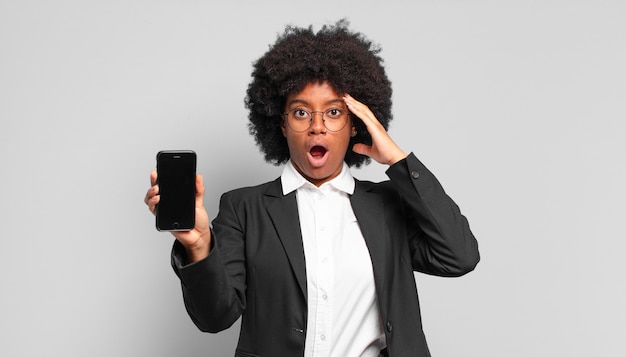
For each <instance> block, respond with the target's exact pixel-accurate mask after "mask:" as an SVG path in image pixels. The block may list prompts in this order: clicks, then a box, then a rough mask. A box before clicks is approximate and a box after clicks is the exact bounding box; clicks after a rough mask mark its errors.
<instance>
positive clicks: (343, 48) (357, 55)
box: [245, 20, 392, 167]
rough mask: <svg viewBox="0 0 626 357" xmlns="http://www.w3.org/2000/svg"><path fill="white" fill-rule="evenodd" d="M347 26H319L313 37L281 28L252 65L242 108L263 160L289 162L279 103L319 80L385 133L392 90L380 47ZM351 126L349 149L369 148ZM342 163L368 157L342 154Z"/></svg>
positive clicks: (361, 131)
mask: <svg viewBox="0 0 626 357" xmlns="http://www.w3.org/2000/svg"><path fill="white" fill-rule="evenodd" d="M348 26H349V23H348V22H347V21H346V20H340V21H338V22H337V23H335V24H334V25H326V26H323V27H322V28H321V29H320V30H319V31H318V32H317V33H314V32H313V30H312V27H308V28H299V27H294V26H287V27H286V29H285V32H284V33H283V34H282V35H279V36H278V39H277V41H276V43H274V45H272V46H270V49H269V50H268V51H267V52H266V53H265V54H264V55H263V56H262V57H261V58H259V59H258V60H257V61H256V62H255V63H254V65H253V71H252V81H251V82H250V84H249V85H248V90H247V93H246V94H247V96H246V99H245V104H246V108H247V109H248V110H249V115H248V119H249V120H250V122H249V124H248V128H249V131H250V134H251V135H253V136H254V138H255V141H256V143H257V145H258V146H259V148H260V149H261V151H262V152H263V154H264V157H265V160H266V161H268V162H270V163H272V164H274V165H280V164H283V163H285V162H287V161H288V160H289V157H290V156H289V148H288V146H287V140H286V139H285V137H284V136H283V134H282V131H281V123H282V114H283V112H284V107H285V101H286V98H287V97H288V96H289V95H291V94H295V93H298V92H300V91H301V90H302V89H304V87H305V86H306V85H307V84H308V83H312V82H324V81H325V82H328V83H329V84H330V85H331V86H332V87H333V88H334V89H335V91H336V92H337V93H339V94H344V93H349V94H350V95H351V96H353V97H354V98H356V99H357V100H359V101H360V102H363V103H365V104H366V105H367V106H368V107H369V108H370V110H371V111H372V112H373V113H374V115H375V116H376V118H377V119H378V120H379V121H380V123H381V124H382V125H383V127H384V128H385V130H387V129H388V127H389V122H390V121H391V119H392V114H391V93H392V90H391V82H390V81H389V79H388V78H387V75H386V73H385V70H384V67H383V59H382V58H381V57H380V56H379V52H380V48H379V47H378V46H376V45H374V44H373V43H372V42H371V41H369V40H368V39H367V38H365V36H363V35H362V34H361V33H358V32H353V31H350V30H349V29H348ZM353 118H356V117H355V116H353ZM354 125H355V126H356V129H357V134H356V136H354V137H353V138H351V141H350V145H349V147H350V148H351V147H352V146H353V145H354V144H355V143H364V144H367V145H371V142H372V138H371V136H370V134H369V133H368V132H367V129H366V127H365V124H363V122H362V121H361V120H358V118H356V119H355V120H354ZM344 161H345V162H346V163H347V164H348V165H349V166H351V167H352V166H356V167H360V166H361V165H362V164H364V163H365V164H368V163H369V162H370V158H369V157H367V156H364V155H360V154H357V153H355V152H353V151H352V150H348V151H347V153H346V156H345V158H344Z"/></svg>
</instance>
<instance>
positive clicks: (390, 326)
mask: <svg viewBox="0 0 626 357" xmlns="http://www.w3.org/2000/svg"><path fill="white" fill-rule="evenodd" d="M391 330H393V325H392V324H391V321H387V331H388V332H389V333H391Z"/></svg>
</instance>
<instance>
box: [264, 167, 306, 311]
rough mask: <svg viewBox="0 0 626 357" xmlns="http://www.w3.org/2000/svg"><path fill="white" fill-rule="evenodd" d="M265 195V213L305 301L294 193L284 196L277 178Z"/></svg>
mask: <svg viewBox="0 0 626 357" xmlns="http://www.w3.org/2000/svg"><path fill="white" fill-rule="evenodd" d="M265 195H266V202H267V212H268V214H269V216H270V219H271V220H272V224H273V225H274V229H276V232H277V233H278V238H279V239H280V241H281V243H282V245H283V248H284V249H285V253H286V254H287V257H288V258H289V262H290V264H291V268H292V270H293V272H294V275H295V276H296V279H297V281H298V284H299V285H300V290H302V294H303V296H304V299H305V301H306V298H307V289H306V264H305V261H304V246H303V245H302V233H301V230H300V218H299V216H298V203H297V201H296V192H295V191H293V192H291V193H289V194H288V195H286V196H284V195H283V193H282V186H281V182H280V178H279V179H277V180H275V181H274V182H273V183H272V184H271V185H270V187H269V189H268V190H267V192H266V194H265Z"/></svg>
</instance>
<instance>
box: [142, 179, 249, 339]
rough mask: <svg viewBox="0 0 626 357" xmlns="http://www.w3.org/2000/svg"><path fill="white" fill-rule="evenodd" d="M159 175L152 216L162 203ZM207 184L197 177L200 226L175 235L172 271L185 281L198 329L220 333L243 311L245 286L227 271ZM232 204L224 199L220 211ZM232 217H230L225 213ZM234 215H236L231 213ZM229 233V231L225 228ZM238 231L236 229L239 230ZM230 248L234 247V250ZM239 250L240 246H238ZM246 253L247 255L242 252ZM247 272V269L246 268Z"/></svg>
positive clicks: (150, 199)
mask: <svg viewBox="0 0 626 357" xmlns="http://www.w3.org/2000/svg"><path fill="white" fill-rule="evenodd" d="M156 179H157V174H156V171H153V172H152V173H151V175H150V181H151V184H152V186H151V188H150V189H149V190H148V192H147V193H146V197H145V200H144V201H145V203H146V204H147V205H148V208H149V209H150V211H151V212H152V213H154V212H155V207H156V205H157V203H158V202H159V199H160V196H159V187H158V185H157V183H156V182H157V180H156ZM203 201H204V185H203V183H202V176H201V175H198V176H197V177H196V226H195V227H194V229H193V230H191V231H188V232H172V235H173V236H174V237H175V238H176V241H175V243H174V247H173V249H172V268H173V269H174V272H175V273H176V275H177V276H178V277H179V278H180V280H181V285H182V290H183V298H184V301H185V307H186V308H187V312H188V313H189V316H190V317H191V319H192V320H193V321H194V323H195V324H196V326H198V328H199V329H200V330H202V331H207V332H218V331H221V330H224V329H226V328H228V327H230V326H231V325H232V324H233V323H234V322H235V321H236V320H237V318H238V317H239V316H240V315H241V312H242V311H243V306H244V304H245V301H244V300H243V297H242V296H243V291H244V290H245V289H244V287H243V283H239V284H237V283H236V281H244V280H245V274H244V273H241V274H240V275H244V277H242V278H241V279H237V280H236V281H234V280H233V279H232V277H230V276H229V274H228V273H227V271H226V269H225V262H224V261H223V258H222V256H221V254H220V250H219V246H218V244H216V239H214V238H213V232H212V231H211V230H210V228H209V223H208V220H209V219H208V214H207V212H206V209H205V208H204V204H203ZM224 202H229V201H228V200H223V201H222V202H221V203H220V209H223V210H224V212H233V211H232V210H229V207H230V205H229V204H224ZM224 216H228V214H224ZM231 216H234V215H232V214H231ZM225 230H226V233H228V229H225ZM235 231H236V230H235ZM233 236H234V239H233V240H232V241H234V242H241V244H240V245H241V251H243V236H241V235H236V234H234V235H233ZM229 248H233V247H230V246H229ZM234 248H235V249H234V250H235V251H237V249H236V247H234ZM242 254H243V253H242ZM242 269H243V267H242Z"/></svg>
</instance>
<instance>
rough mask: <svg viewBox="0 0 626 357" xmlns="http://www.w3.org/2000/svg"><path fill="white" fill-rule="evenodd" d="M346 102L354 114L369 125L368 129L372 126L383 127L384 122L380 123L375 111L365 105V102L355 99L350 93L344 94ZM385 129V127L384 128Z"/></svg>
mask: <svg viewBox="0 0 626 357" xmlns="http://www.w3.org/2000/svg"><path fill="white" fill-rule="evenodd" d="M344 102H345V103H346V105H347V106H348V109H349V110H350V111H351V112H352V113H353V114H354V115H356V116H357V117H359V118H360V119H361V120H362V121H363V123H364V124H365V126H367V127H368V129H369V128H372V127H376V128H383V127H382V124H380V122H379V121H378V119H377V118H376V116H375V115H374V113H372V111H371V110H370V108H369V107H368V106H367V105H365V104H363V103H361V102H359V101H358V100H356V99H354V98H353V97H352V96H351V95H349V94H346V95H344ZM383 130H384V128H383Z"/></svg>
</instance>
